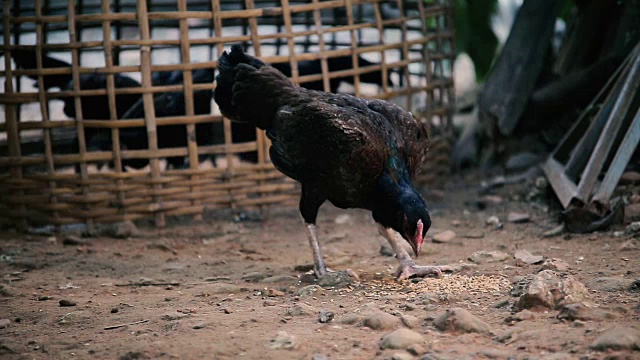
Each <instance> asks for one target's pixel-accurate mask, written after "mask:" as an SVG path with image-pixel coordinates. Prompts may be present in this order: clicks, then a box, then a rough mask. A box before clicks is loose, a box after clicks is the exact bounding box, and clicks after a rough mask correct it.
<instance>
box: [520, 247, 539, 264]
mask: <svg viewBox="0 0 640 360" xmlns="http://www.w3.org/2000/svg"><path fill="white" fill-rule="evenodd" d="M513 257H514V258H515V259H516V265H517V266H525V265H533V264H538V263H541V262H542V260H544V257H543V256H542V255H533V254H532V253H530V252H528V251H527V250H523V249H518V250H516V252H515V254H513Z"/></svg>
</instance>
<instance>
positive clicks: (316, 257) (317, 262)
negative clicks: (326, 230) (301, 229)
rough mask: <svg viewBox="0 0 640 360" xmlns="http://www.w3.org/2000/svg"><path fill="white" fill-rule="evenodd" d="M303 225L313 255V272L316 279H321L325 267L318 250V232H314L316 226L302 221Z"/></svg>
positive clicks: (325, 270) (325, 272)
mask: <svg viewBox="0 0 640 360" xmlns="http://www.w3.org/2000/svg"><path fill="white" fill-rule="evenodd" d="M303 221H304V225H305V227H306V228H307V237H308V238H309V245H311V252H312V253H313V271H314V272H315V273H316V276H317V277H318V278H321V277H323V276H325V275H326V274H327V265H326V264H325V263H324V259H323V258H322V250H321V249H320V243H319V242H318V232H317V231H316V224H310V223H307V221H306V220H304V219H303Z"/></svg>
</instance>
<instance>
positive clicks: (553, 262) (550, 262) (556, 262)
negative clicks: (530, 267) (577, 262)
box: [540, 258, 569, 272]
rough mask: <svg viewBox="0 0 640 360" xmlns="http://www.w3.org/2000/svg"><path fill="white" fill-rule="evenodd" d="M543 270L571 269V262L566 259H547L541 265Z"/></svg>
mask: <svg viewBox="0 0 640 360" xmlns="http://www.w3.org/2000/svg"><path fill="white" fill-rule="evenodd" d="M542 270H553V271H558V272H565V271H567V270H569V264H567V262H566V261H564V260H561V259H556V258H551V259H547V260H545V261H544V262H543V263H542V267H540V271H542Z"/></svg>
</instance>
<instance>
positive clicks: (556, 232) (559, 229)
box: [542, 224, 564, 238]
mask: <svg viewBox="0 0 640 360" xmlns="http://www.w3.org/2000/svg"><path fill="white" fill-rule="evenodd" d="M563 232H564V224H560V225H558V226H556V227H554V228H553V229H551V230H548V231H545V232H543V233H542V237H544V238H551V237H554V236H558V235H560V234H562V233H563Z"/></svg>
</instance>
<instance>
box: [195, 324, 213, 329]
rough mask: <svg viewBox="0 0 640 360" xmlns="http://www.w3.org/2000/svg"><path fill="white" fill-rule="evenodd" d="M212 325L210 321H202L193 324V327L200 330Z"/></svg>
mask: <svg viewBox="0 0 640 360" xmlns="http://www.w3.org/2000/svg"><path fill="white" fill-rule="evenodd" d="M209 325H211V324H210V323H200V324H195V325H193V329H194V330H200V329H204V328H206V327H207V326H209Z"/></svg>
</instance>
